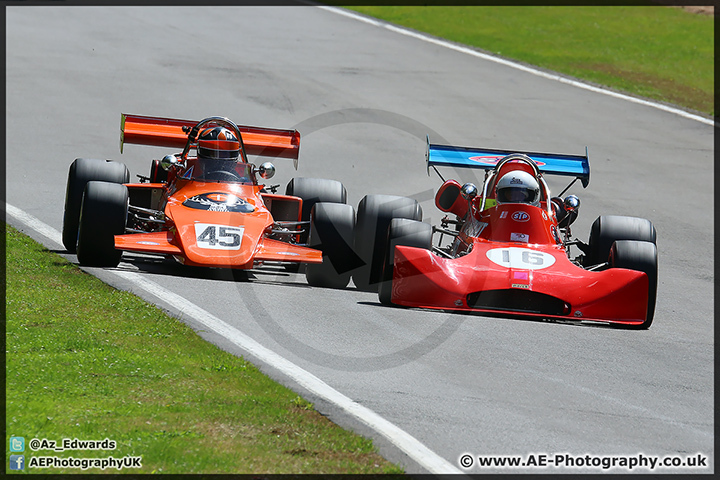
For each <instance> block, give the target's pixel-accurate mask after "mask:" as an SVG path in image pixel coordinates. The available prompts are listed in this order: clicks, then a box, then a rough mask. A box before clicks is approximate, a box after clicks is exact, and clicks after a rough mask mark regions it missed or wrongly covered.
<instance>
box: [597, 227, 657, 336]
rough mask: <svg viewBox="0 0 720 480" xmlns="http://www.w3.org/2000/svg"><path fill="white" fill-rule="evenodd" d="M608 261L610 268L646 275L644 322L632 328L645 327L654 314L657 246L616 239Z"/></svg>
mask: <svg viewBox="0 0 720 480" xmlns="http://www.w3.org/2000/svg"><path fill="white" fill-rule="evenodd" d="M608 261H609V263H610V267H611V268H627V269H628V270H636V271H639V272H643V273H645V274H646V275H647V276H648V305H647V314H646V317H645V322H643V323H642V324H640V325H637V326H635V327H633V328H637V329H647V328H649V327H650V325H651V324H652V322H653V318H654V316H655V303H656V300H657V283H658V254H657V246H655V244H654V243H652V242H641V241H635V240H617V241H616V242H614V243H613V244H612V247H610V254H609V258H608Z"/></svg>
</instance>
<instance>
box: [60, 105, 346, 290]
mask: <svg viewBox="0 0 720 480" xmlns="http://www.w3.org/2000/svg"><path fill="white" fill-rule="evenodd" d="M125 143H132V144H140V145H153V146H161V147H168V148H176V149H180V148H182V149H183V150H182V152H181V153H174V154H169V155H165V156H164V157H163V158H162V159H155V160H153V161H152V164H151V169H150V176H149V177H146V176H142V175H138V177H139V178H140V182H139V183H129V180H130V174H129V172H128V169H127V167H126V166H125V165H124V164H122V163H119V162H113V161H109V160H108V161H104V160H93V159H85V158H78V159H76V160H75V161H74V162H73V163H72V165H71V166H70V171H69V174H68V183H67V190H66V196H65V211H64V218H63V233H62V236H63V243H64V245H65V247H66V249H67V250H68V251H69V252H77V257H78V261H79V263H80V264H81V265H87V266H103V267H113V266H117V265H118V263H119V262H120V258H121V255H122V252H123V251H128V252H139V253H146V254H159V255H169V256H172V257H174V258H175V259H176V260H177V261H178V262H180V263H182V264H184V265H190V266H202V267H227V268H236V269H250V268H254V267H256V266H258V265H261V264H262V263H264V262H282V263H283V264H285V265H286V267H287V268H288V269H289V270H292V269H293V267H295V269H297V267H298V266H299V264H301V263H302V264H307V268H306V276H307V279H308V282H309V283H310V284H312V285H320V286H330V287H336V288H343V287H345V286H346V285H347V284H348V282H349V280H350V269H351V268H352V266H350V265H349V263H348V262H351V261H352V260H353V258H356V257H354V254H353V251H352V242H353V237H352V235H353V231H354V230H353V229H354V226H355V210H354V208H353V207H352V206H350V205H347V204H346V198H347V192H346V190H345V187H344V186H343V185H342V183H340V182H339V181H336V180H329V179H318V178H304V177H298V178H294V179H292V180H291V181H290V182H289V183H288V185H287V188H286V191H285V195H281V194H278V193H276V192H277V188H278V187H279V185H273V186H269V187H268V186H264V185H261V184H259V183H258V177H260V178H262V179H269V178H271V177H272V176H273V175H274V173H275V167H274V165H273V164H272V163H270V162H265V163H262V164H261V165H259V166H256V165H255V164H253V163H251V162H250V161H249V159H248V156H250V155H253V156H258V157H284V158H291V159H293V160H294V162H295V168H297V159H298V154H299V148H300V134H299V133H298V132H297V131H295V130H279V129H270V128H260V127H250V126H241V127H238V126H237V125H236V124H235V123H233V122H232V121H231V120H229V119H227V118H224V117H210V118H206V119H204V120H202V121H200V122H196V121H186V120H176V119H170V118H156V117H146V116H139V115H125V114H123V115H122V117H121V143H120V148H121V152H122V148H123V145H124V144H125ZM191 153H194V155H191Z"/></svg>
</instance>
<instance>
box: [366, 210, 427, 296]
mask: <svg viewBox="0 0 720 480" xmlns="http://www.w3.org/2000/svg"><path fill="white" fill-rule="evenodd" d="M432 234H433V232H432V226H431V225H430V224H427V223H423V222H419V221H417V220H409V219H407V218H393V219H392V220H391V221H390V227H389V228H388V235H387V248H386V250H385V259H384V261H383V270H382V277H381V281H380V284H379V286H378V297H379V299H380V303H382V304H383V305H392V301H391V297H392V282H393V269H394V268H395V265H394V262H395V247H396V246H398V245H403V246H407V247H418V248H424V249H426V250H430V249H431V248H432Z"/></svg>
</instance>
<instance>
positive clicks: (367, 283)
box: [353, 195, 422, 292]
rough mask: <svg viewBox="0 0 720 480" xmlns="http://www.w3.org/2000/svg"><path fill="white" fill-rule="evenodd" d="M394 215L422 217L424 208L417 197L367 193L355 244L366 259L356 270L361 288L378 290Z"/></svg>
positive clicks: (359, 208) (360, 210)
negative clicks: (389, 229)
mask: <svg viewBox="0 0 720 480" xmlns="http://www.w3.org/2000/svg"><path fill="white" fill-rule="evenodd" d="M393 218H407V219H410V220H422V208H420V204H419V203H418V202H417V200H415V199H413V198H409V197H399V196H397V195H366V196H365V197H364V198H363V199H362V200H360V203H359V204H358V209H357V224H356V227H355V241H354V246H355V253H357V255H358V256H359V257H360V260H362V262H363V264H362V266H360V267H359V268H358V269H356V270H355V272H353V282H354V283H355V286H356V287H357V288H358V290H362V291H365V292H377V291H378V284H379V282H380V277H381V275H382V268H383V260H384V259H385V250H386V249H387V232H388V227H389V226H390V221H391V220H392V219H393Z"/></svg>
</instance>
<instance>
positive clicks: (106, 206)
mask: <svg viewBox="0 0 720 480" xmlns="http://www.w3.org/2000/svg"><path fill="white" fill-rule="evenodd" d="M127 211H128V189H127V187H126V186H125V185H121V184H118V183H110V182H96V181H92V182H88V183H87V185H86V186H85V192H84V194H83V198H82V205H81V209H80V222H79V223H80V225H79V230H78V242H77V257H78V262H79V263H80V265H83V266H90V267H117V265H118V263H120V257H121V256H122V251H121V250H115V235H121V234H123V233H125V223H126V221H127Z"/></svg>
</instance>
